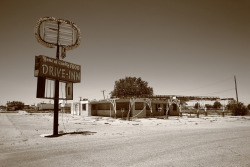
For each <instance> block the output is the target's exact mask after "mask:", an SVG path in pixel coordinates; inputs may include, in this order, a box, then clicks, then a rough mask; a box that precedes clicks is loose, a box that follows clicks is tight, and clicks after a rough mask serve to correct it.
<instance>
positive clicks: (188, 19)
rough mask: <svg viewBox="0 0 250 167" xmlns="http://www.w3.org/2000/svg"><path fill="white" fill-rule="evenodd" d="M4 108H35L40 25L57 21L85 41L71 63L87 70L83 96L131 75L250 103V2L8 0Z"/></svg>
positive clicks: (165, 91)
mask: <svg viewBox="0 0 250 167" xmlns="http://www.w3.org/2000/svg"><path fill="white" fill-rule="evenodd" d="M0 8H1V10H0V18H1V26H0V44H1V45H0V76H1V79H0V86H1V87H0V105H2V104H6V101H12V100H19V101H23V102H25V103H26V104H34V103H37V102H41V101H48V100H44V99H36V83H37V78H35V77H34V61H35V56H36V55H46V56H50V57H54V58H55V56H56V49H55V48H54V49H51V48H47V47H45V46H43V45H41V44H40V43H38V42H37V41H36V39H35V36H34V27H35V24H36V22H37V20H38V19H39V18H41V17H45V16H53V17H56V18H62V19H66V20H70V21H72V22H74V23H75V24H77V25H78V27H79V28H80V30H81V33H82V42H81V44H80V46H79V47H78V48H76V49H74V50H71V51H67V53H66V54H67V57H66V58H65V59H64V60H65V61H68V62H72V63H75V64H79V65H81V67H82V82H81V83H79V84H74V101H77V100H79V97H83V98H89V99H101V98H103V95H102V92H101V90H106V92H105V94H106V96H107V95H109V94H108V93H109V92H110V91H112V90H113V88H114V83H115V81H116V80H118V79H120V78H124V77H126V76H135V77H141V78H142V79H143V80H145V81H147V82H148V83H149V86H151V87H153V88H154V94H156V95H173V94H174V95H187V96H189V95H190V96H219V97H233V98H235V90H234V75H236V78H237V84H238V94H239V100H240V101H242V102H244V103H245V104H249V103H250V73H249V72H250V65H249V64H250V55H249V54H250V1H248V0H237V1H236V0H53V1H51V0H35V1H33V0H22V1H20V0H2V1H1V7H0Z"/></svg>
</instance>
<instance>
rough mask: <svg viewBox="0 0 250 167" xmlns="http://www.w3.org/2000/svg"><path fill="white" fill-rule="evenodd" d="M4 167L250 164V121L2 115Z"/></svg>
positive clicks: (0, 162) (0, 157)
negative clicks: (56, 119)
mask: <svg viewBox="0 0 250 167" xmlns="http://www.w3.org/2000/svg"><path fill="white" fill-rule="evenodd" d="M0 126H1V128H0V166H1V167H10V166H15V167H16V166H22V167H23V166H25V167H27V166H36V167H40V166H41V167H43V166H52V167H53V166H60V167H64V166H65V167H66V166H177V167H178V166H185V167H187V166H190V167H191V166H192V167H195V166H227V167H228V166H232V167H235V166H241V167H244V166H246V167H247V166H250V159H249V157H250V117H249V116H244V117H241V116H238V117H234V116H225V117H221V116H218V115H214V116H213V115H212V116H211V115H210V116H206V117H205V116H204V115H200V118H195V117H192V118H188V117H187V115H184V116H183V117H182V118H179V117H169V119H160V118H143V119H134V120H131V121H126V120H121V119H114V118H109V117H81V116H76V115H71V114H63V113H60V114H59V133H60V134H61V135H60V136H59V137H44V136H47V135H50V134H52V133H53V113H27V112H25V111H19V112H17V113H0Z"/></svg>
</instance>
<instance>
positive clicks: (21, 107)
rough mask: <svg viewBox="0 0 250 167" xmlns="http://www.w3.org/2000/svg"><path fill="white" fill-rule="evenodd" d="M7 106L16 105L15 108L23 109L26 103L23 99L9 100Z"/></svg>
mask: <svg viewBox="0 0 250 167" xmlns="http://www.w3.org/2000/svg"><path fill="white" fill-rule="evenodd" d="M7 106H8V108H12V107H14V108H15V110H22V109H23V108H24V103H23V102H21V101H8V102H7Z"/></svg>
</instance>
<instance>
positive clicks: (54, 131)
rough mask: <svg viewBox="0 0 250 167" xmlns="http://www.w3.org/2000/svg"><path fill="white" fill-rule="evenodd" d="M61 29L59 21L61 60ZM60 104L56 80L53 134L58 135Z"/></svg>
mask: <svg viewBox="0 0 250 167" xmlns="http://www.w3.org/2000/svg"><path fill="white" fill-rule="evenodd" d="M59 29H60V23H58V29H57V33H58V34H57V46H56V59H57V60H59V44H58V42H59ZM58 106H59V80H58V79H57V80H55V98H54V125H53V135H54V136H57V135H58V126H59V124H58V108H59V107H58Z"/></svg>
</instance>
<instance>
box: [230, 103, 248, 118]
mask: <svg viewBox="0 0 250 167" xmlns="http://www.w3.org/2000/svg"><path fill="white" fill-rule="evenodd" d="M246 114H248V110H247V108H246V106H244V104H243V103H241V102H239V103H238V104H233V109H232V115H234V116H238V115H241V116H243V115H246Z"/></svg>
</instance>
